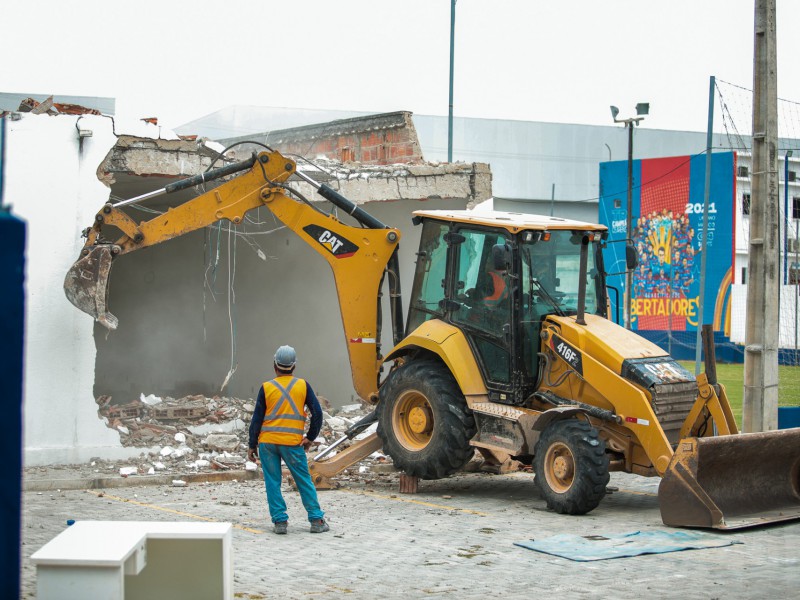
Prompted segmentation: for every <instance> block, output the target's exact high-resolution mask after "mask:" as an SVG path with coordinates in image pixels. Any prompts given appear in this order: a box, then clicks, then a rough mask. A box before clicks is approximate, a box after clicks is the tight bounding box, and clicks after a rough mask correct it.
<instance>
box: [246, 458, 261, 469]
mask: <svg viewBox="0 0 800 600" xmlns="http://www.w3.org/2000/svg"><path fill="white" fill-rule="evenodd" d="M244 470H245V471H258V465H257V464H256V463H254V462H252V461H249V460H248V461H247V462H246V463H244Z"/></svg>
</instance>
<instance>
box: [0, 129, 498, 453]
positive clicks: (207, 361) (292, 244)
mask: <svg viewBox="0 0 800 600" xmlns="http://www.w3.org/2000/svg"><path fill="white" fill-rule="evenodd" d="M78 119H80V129H84V130H91V131H92V135H91V137H83V138H82V137H80V136H79V129H78V127H77V126H76V125H77V124H78V123H77V120H78ZM119 129H120V128H119V124H117V134H119V133H120V131H119ZM145 131H146V132H149V133H150V135H152V136H154V137H155V138H158V136H159V132H160V130H159V129H158V128H157V127H155V126H152V125H150V126H147V127H146V128H145ZM134 133H135V135H131V136H130V137H124V136H118V135H116V134H115V133H114V124H113V122H112V121H111V119H108V118H106V117H102V116H80V117H72V116H64V115H61V116H58V117H49V116H47V115H30V114H28V115H22V117H21V119H19V120H16V121H12V122H10V123H9V135H8V149H7V153H8V154H7V184H6V185H7V187H6V190H7V198H8V200H9V202H10V203H12V204H13V205H14V208H15V211H16V212H17V214H19V215H20V216H21V217H22V218H24V219H25V220H27V222H28V224H29V242H28V263H27V264H28V274H27V339H26V355H25V361H26V366H25V460H26V464H27V465H29V466H30V465H36V464H66V463H79V462H85V461H87V460H89V459H90V458H91V457H97V456H102V457H103V458H104V459H116V458H122V457H126V456H133V455H137V454H139V453H141V452H142V451H145V450H148V449H149V450H150V451H152V452H156V453H158V452H160V450H161V449H163V446H164V444H165V442H168V441H169V440H170V439H172V438H174V436H175V435H176V434H182V432H184V431H186V430H187V428H189V427H190V426H191V427H193V428H194V427H200V428H201V429H199V430H196V431H197V433H196V435H203V436H205V435H206V434H207V433H210V432H213V431H215V430H217V429H221V430H223V431H228V432H233V433H234V434H235V435H237V436H239V437H240V438H241V436H242V434H243V427H244V423H245V421H246V420H247V419H249V413H248V410H247V409H248V408H249V406H250V405H251V404H252V399H253V398H255V395H256V393H257V388H258V386H259V384H260V383H261V381H263V380H264V379H266V378H268V377H269V376H270V367H271V360H272V359H271V357H272V353H273V352H274V349H275V347H276V346H277V345H280V344H283V343H291V344H293V345H294V346H295V347H296V348H297V350H298V353H299V355H300V362H299V364H298V374H299V375H302V376H305V377H307V378H309V379H310V380H311V381H312V382H313V383H314V385H315V388H316V389H318V391H319V393H320V394H321V395H323V396H326V397H328V398H330V400H331V403H332V404H335V405H336V406H342V405H344V404H350V403H352V402H354V401H356V399H355V397H354V396H353V392H352V383H351V380H350V371H349V364H348V361H347V353H346V351H345V345H344V343H343V339H342V335H343V334H342V329H341V322H340V319H339V312H338V300H337V298H336V293H335V288H334V284H333V279H332V276H331V274H330V270H329V268H328V266H327V264H326V263H325V262H324V261H322V260H320V259H319V256H318V255H317V254H316V253H315V252H314V251H313V250H311V249H310V248H308V247H307V246H306V245H305V244H304V243H302V242H301V241H300V239H299V238H297V236H295V235H294V234H293V233H291V232H289V231H288V230H286V229H283V228H282V225H281V224H280V223H279V222H277V221H276V220H275V219H274V217H272V216H271V214H270V213H269V211H268V210H267V209H265V208H262V209H259V210H258V211H255V212H254V213H253V214H251V215H248V220H246V221H245V222H244V223H242V224H241V225H240V226H238V227H233V226H232V225H231V224H229V223H227V222H224V223H219V224H216V225H215V226H212V227H209V228H207V229H205V230H202V231H198V232H195V233H193V234H189V235H186V236H182V237H180V238H178V239H176V240H172V241H170V242H168V243H165V244H161V245H158V246H155V247H152V248H148V249H145V250H142V251H141V252H137V253H134V254H132V255H127V256H125V257H123V259H121V260H119V261H117V262H115V265H114V268H113V269H112V274H111V284H110V289H111V292H110V298H109V306H110V307H111V310H112V311H113V312H114V313H115V314H117V316H118V317H119V318H120V328H119V330H118V331H116V332H113V333H110V334H109V333H108V332H107V331H106V330H105V329H103V328H101V327H100V326H99V325H96V324H95V325H94V326H93V325H92V321H91V318H90V317H88V316H86V315H84V314H83V313H81V312H79V311H78V310H77V309H75V308H74V307H73V306H72V305H71V304H69V302H68V301H67V300H66V298H65V297H64V294H63V291H62V284H63V279H64V275H65V273H66V271H67V269H68V268H69V266H70V265H71V264H72V262H73V261H74V260H75V259H76V258H77V256H78V254H79V250H80V248H81V246H82V240H81V239H80V237H79V234H80V231H81V230H82V229H84V228H85V227H87V226H88V225H90V224H91V223H92V221H93V218H94V215H95V213H96V211H97V210H98V209H99V208H100V207H101V206H102V205H103V204H104V203H105V202H107V201H108V200H109V190H108V188H107V187H105V186H104V185H103V183H102V182H104V183H106V184H107V185H111V186H112V188H111V194H110V195H111V198H112V199H114V200H117V199H121V198H128V197H132V196H135V195H139V194H140V193H144V192H147V191H150V190H152V189H157V188H159V187H163V185H164V183H168V182H170V181H174V179H175V178H176V177H179V176H182V175H191V174H194V173H196V172H199V171H201V170H205V168H207V166H208V165H209V164H210V160H211V155H212V154H213V153H212V152H210V151H206V150H205V149H203V148H200V147H199V146H198V145H197V144H196V143H195V142H191V141H181V140H178V139H177V138H176V137H175V136H172V138H171V139H168V140H165V139H160V140H158V141H157V142H156V141H154V140H148V139H146V138H147V135H146V134H145V135H142V132H138V131H137V132H134ZM112 148H113V151H111V150H112ZM45 157H46V158H45ZM54 157H55V158H54ZM326 170H327V171H328V172H329V173H330V175H328V176H327V182H328V183H329V184H330V185H332V186H333V187H335V188H337V189H339V190H340V191H341V192H342V193H344V194H345V195H347V196H350V197H352V198H353V199H354V200H355V201H357V202H359V203H362V204H363V203H368V204H369V206H368V210H369V212H371V213H373V214H374V215H375V216H376V217H377V218H378V219H380V220H382V221H384V222H386V223H389V224H391V225H395V226H398V227H399V228H400V229H401V231H402V232H403V234H404V238H403V241H402V243H401V246H400V262H401V264H402V265H403V273H402V280H403V286H404V289H405V291H406V297H407V294H408V292H409V291H410V282H411V276H412V273H413V264H414V258H415V257H414V254H415V251H416V246H417V240H418V237H417V236H418V231H416V230H415V229H414V228H412V227H411V224H410V217H411V213H412V212H413V210H416V209H417V208H464V207H465V206H467V205H471V204H472V203H473V202H479V201H481V200H483V199H485V198H486V197H488V196H489V195H491V176H490V173H489V170H488V167H486V166H485V165H477V164H476V165H417V166H414V165H404V166H389V167H382V168H375V169H366V170H359V169H358V168H356V167H355V166H353V165H351V166H350V167H349V168H345V167H343V166H341V165H333V164H328V165H327V166H326ZM315 177H319V178H321V177H322V175H319V174H317V175H315ZM101 181H102V182H101ZM293 185H294V183H293ZM302 191H303V193H304V194H305V195H306V196H308V197H313V196H314V194H313V193H312V191H311V189H310V188H308V189H303V190H302ZM190 196H191V193H190V192H186V194H185V195H184V196H183V197H178V198H174V199H172V200H173V201H181V199H185V198H188V197H190ZM320 205H321V206H322V207H324V208H326V209H328V210H329V209H330V207H329V206H328V205H327V204H326V203H324V202H322V203H321V204H320ZM163 208H164V205H163V204H159V203H158V202H156V203H152V204H151V203H148V204H147V205H146V206H143V207H142V209H140V210H139V211H138V212H136V211H135V210H132V213H133V214H135V216H136V218H142V217H143V216H145V215H146V214H148V213H147V211H152V210H160V209H163ZM150 216H152V215H150ZM345 220H347V219H346V218H345ZM406 308H407V307H406ZM386 311H387V313H388V308H387V309H386ZM390 322H391V320H390V318H389V316H388V314H385V315H384V323H385V324H388V323H390ZM386 329H388V325H387V326H386V327H385V330H384V337H385V338H386V341H385V345H384V348H387V347H388V346H389V345H390V338H389V337H388V336H389V335H390V332H388V331H386ZM223 384H225V385H223ZM153 394H154V395H157V396H159V397H163V399H164V400H163V401H164V404H163V405H162V406H161V407H160V408H152V407H149V406H145V405H142V404H141V402H142V400H141V399H142V397H149V395H153ZM203 428H206V429H203ZM184 435H185V434H184ZM193 435H195V434H193Z"/></svg>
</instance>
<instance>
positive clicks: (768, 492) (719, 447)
mask: <svg viewBox="0 0 800 600" xmlns="http://www.w3.org/2000/svg"><path fill="white" fill-rule="evenodd" d="M658 501H659V505H660V508H661V518H662V520H663V521H664V524H666V525H671V526H673V527H705V528H714V529H740V528H743V527H754V526H757V525H765V524H767V523H776V522H779V521H789V520H793V519H800V428H795V429H785V430H780V431H767V432H763V433H743V434H736V435H723V436H718V437H707V438H685V439H682V440H681V441H680V442H679V443H678V448H677V450H676V451H675V455H674V456H673V457H672V461H671V462H670V464H669V467H668V468H667V471H666V473H665V474H664V477H663V479H662V480H661V484H660V485H659V488H658Z"/></svg>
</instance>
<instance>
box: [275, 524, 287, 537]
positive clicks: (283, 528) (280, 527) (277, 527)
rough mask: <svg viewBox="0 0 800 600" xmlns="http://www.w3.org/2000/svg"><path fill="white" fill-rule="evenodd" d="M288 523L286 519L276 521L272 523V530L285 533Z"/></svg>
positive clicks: (280, 533)
mask: <svg viewBox="0 0 800 600" xmlns="http://www.w3.org/2000/svg"><path fill="white" fill-rule="evenodd" d="M287 527H288V523H287V522H286V521H278V522H277V523H274V524H273V525H272V530H273V531H274V532H275V533H277V534H278V535H286V528H287Z"/></svg>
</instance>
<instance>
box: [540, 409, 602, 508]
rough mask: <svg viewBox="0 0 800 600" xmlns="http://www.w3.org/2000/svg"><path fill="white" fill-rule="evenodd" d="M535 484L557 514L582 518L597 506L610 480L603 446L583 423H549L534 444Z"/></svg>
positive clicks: (600, 440) (548, 505) (596, 435)
mask: <svg viewBox="0 0 800 600" xmlns="http://www.w3.org/2000/svg"><path fill="white" fill-rule="evenodd" d="M533 464H534V471H535V473H536V480H535V481H536V484H537V486H538V487H539V490H540V491H541V493H542V496H544V499H545V501H546V502H547V507H548V508H551V509H552V510H554V511H556V512H557V513H562V514H570V515H583V514H586V513H588V512H589V511H591V510H593V509H594V508H596V507H597V505H598V504H600V501H601V500H602V499H603V496H605V494H606V486H607V485H608V481H609V479H610V475H609V473H608V455H607V454H606V444H605V442H604V441H603V440H602V439H601V438H600V436H599V435H598V433H597V430H596V429H595V428H594V427H592V426H591V425H590V424H589V423H587V422H586V421H580V420H578V419H566V420H562V421H556V422H554V423H551V424H550V425H549V426H548V427H547V428H546V429H545V430H544V432H542V435H541V437H540V438H539V442H538V443H537V444H536V455H535V457H534V461H533Z"/></svg>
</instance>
